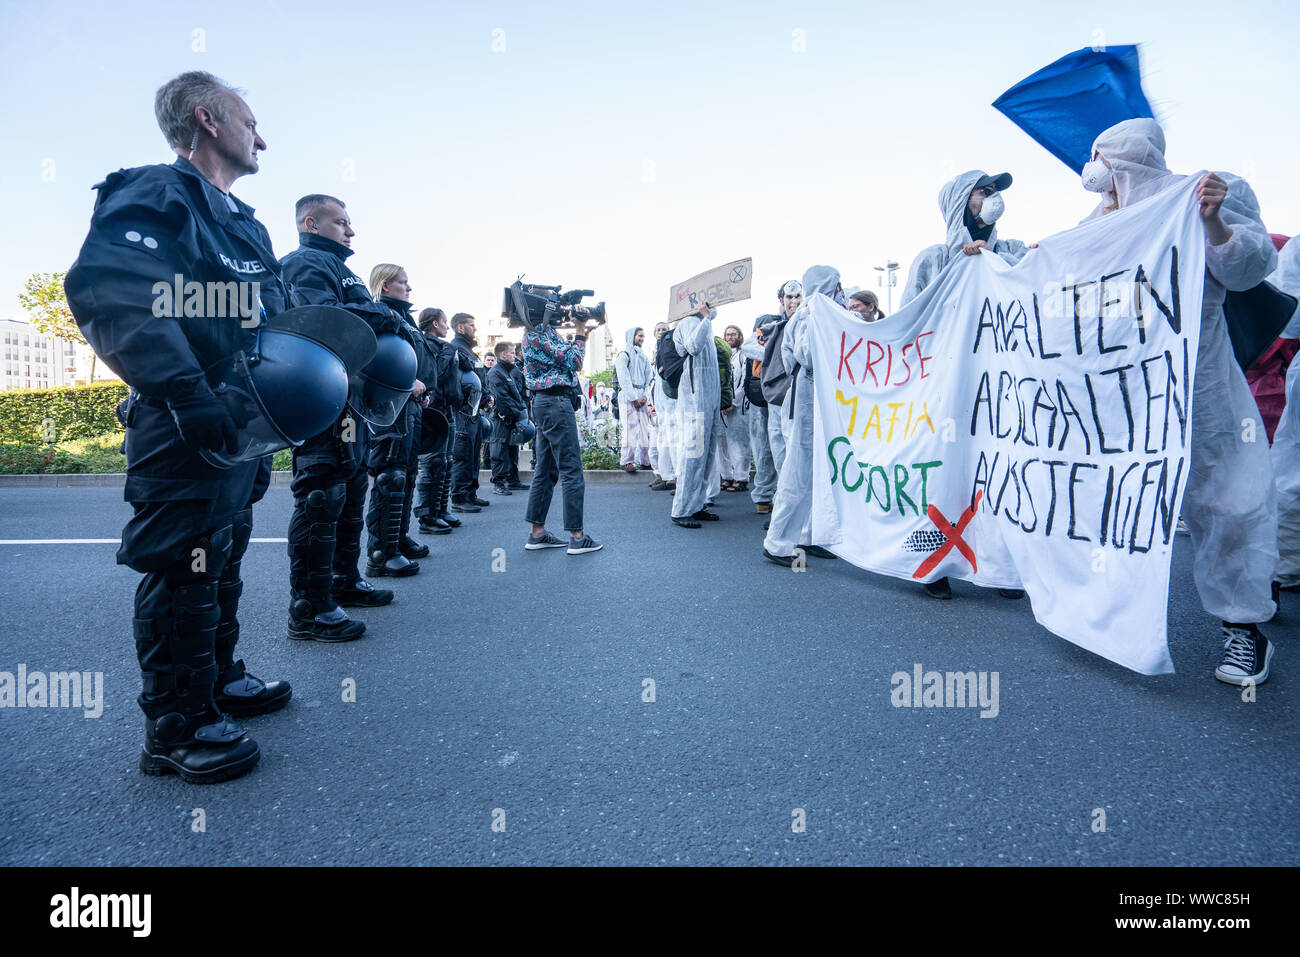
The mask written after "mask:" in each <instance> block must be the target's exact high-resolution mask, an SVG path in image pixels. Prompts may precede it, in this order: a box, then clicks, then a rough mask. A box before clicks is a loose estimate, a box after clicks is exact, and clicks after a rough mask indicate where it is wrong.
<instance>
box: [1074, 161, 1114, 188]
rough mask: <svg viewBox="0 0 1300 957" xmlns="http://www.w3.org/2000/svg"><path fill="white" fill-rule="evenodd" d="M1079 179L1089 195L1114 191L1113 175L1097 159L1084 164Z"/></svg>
mask: <svg viewBox="0 0 1300 957" xmlns="http://www.w3.org/2000/svg"><path fill="white" fill-rule="evenodd" d="M1079 178H1080V179H1081V180H1082V181H1083V188H1084V189H1086V190H1087V191H1088V192H1090V193H1109V192H1112V191H1113V190H1114V189H1115V176H1114V173H1112V171H1111V170H1110V169H1109V168H1108V167H1107V166H1106V164H1105V163H1103V162H1102V161H1101V160H1099V159H1095V160H1088V162H1086V163H1084V164H1083V170H1082V172H1080V173H1079Z"/></svg>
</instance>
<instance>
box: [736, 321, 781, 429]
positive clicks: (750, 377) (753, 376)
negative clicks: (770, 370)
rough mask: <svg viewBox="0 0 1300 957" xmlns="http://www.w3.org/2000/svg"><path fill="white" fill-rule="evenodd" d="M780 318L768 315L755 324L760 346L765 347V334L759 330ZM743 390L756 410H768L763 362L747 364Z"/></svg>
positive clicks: (754, 361) (751, 360)
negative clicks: (770, 321) (764, 391)
mask: <svg viewBox="0 0 1300 957" xmlns="http://www.w3.org/2000/svg"><path fill="white" fill-rule="evenodd" d="M779 318H780V316H775V315H767V316H759V317H758V321H757V322H756V323H754V332H755V333H756V334H757V336H758V344H759V345H760V346H761V345H763V344H764V343H763V334H762V333H761V332H759V331H758V330H759V328H760V327H762V326H764V325H766V323H767V321H769V320H775V319H779ZM741 389H742V391H744V393H745V398H746V399H748V400H749V404H750V405H752V406H755V407H756V408H760V409H762V408H766V406H767V399H765V398H763V360H762V359H750V360H749V361H747V362H746V363H745V374H744V376H743V378H742V380H741Z"/></svg>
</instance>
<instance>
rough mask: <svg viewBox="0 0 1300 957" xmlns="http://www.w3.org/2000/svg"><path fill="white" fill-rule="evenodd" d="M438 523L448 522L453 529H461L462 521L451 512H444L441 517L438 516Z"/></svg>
mask: <svg viewBox="0 0 1300 957" xmlns="http://www.w3.org/2000/svg"><path fill="white" fill-rule="evenodd" d="M438 521H440V522H446V523H447V524H448V525H450V526H451V527H452V528H460V526H461V521H460V519H458V518H456V517H454V516H453V515H452V514H451V513H450V512H443V513H442V514H441V515H439V516H438Z"/></svg>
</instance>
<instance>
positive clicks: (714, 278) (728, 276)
mask: <svg viewBox="0 0 1300 957" xmlns="http://www.w3.org/2000/svg"><path fill="white" fill-rule="evenodd" d="M753 277H754V260H753V259H752V258H750V259H737V260H736V261H735V262H730V263H727V264H726V265H725V266H718V267H717V268H715V269H710V270H709V271H708V272H702V273H700V274H699V275H698V276H692V277H691V278H690V279H688V280H686V281H685V282H679V283H678V284H677V285H675V286H673V288H672V290H671V291H670V292H669V293H668V321H669V322H672V321H673V320H675V319H680V318H682V316H689V315H690V314H691V313H693V312H695V310H697V309H699V308H700V306H702V305H704V303H706V302H707V303H708V304H709V305H711V306H720V305H722V304H723V303H727V302H739V301H740V300H741V299H748V298H749V284H750V281H751V280H752V279H753Z"/></svg>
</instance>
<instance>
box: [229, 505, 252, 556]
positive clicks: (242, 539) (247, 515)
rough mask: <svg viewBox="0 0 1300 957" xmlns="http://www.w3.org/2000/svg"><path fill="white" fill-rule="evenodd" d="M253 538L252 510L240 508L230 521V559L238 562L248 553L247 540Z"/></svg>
mask: <svg viewBox="0 0 1300 957" xmlns="http://www.w3.org/2000/svg"><path fill="white" fill-rule="evenodd" d="M252 537H253V509H252V508H251V507H249V508H241V509H240V510H239V511H238V512H236V513H235V514H234V516H233V517H232V518H231V520H230V559H231V561H236V562H237V561H239V560H240V559H241V558H243V557H244V552H246V551H248V540H249V539H250V538H252Z"/></svg>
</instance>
